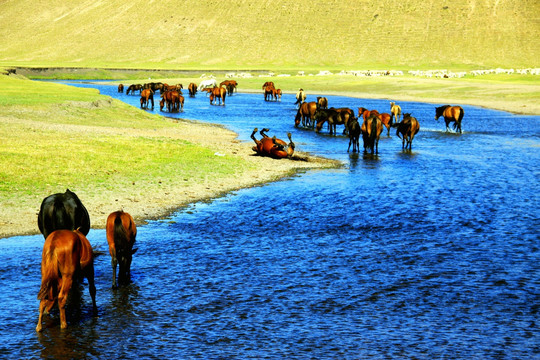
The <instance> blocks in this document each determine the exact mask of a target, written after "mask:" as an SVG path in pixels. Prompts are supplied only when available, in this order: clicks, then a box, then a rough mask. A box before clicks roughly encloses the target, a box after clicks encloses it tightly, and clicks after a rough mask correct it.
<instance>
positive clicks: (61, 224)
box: [38, 189, 90, 239]
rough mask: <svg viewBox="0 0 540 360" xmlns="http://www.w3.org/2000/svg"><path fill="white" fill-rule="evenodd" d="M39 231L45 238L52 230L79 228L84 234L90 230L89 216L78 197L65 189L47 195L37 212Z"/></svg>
mask: <svg viewBox="0 0 540 360" xmlns="http://www.w3.org/2000/svg"><path fill="white" fill-rule="evenodd" d="M38 227H39V231H41V233H42V234H43V237H44V238H45V239H46V238H47V236H49V234H50V233H52V232H53V231H54V230H60V229H66V230H75V229H79V230H80V231H81V232H82V233H83V234H84V235H86V234H88V232H89V231H90V216H89V215H88V210H86V208H85V207H84V205H83V203H82V202H81V200H79V197H78V196H77V194H75V193H74V192H72V191H70V190H69V189H66V192H65V193H57V194H53V195H49V196H47V197H46V198H45V199H43V201H42V202H41V207H40V209H39V214H38Z"/></svg>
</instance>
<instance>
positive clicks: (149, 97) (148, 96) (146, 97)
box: [141, 89, 154, 109]
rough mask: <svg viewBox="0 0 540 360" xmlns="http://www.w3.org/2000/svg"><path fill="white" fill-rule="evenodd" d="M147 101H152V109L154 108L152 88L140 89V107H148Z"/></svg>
mask: <svg viewBox="0 0 540 360" xmlns="http://www.w3.org/2000/svg"><path fill="white" fill-rule="evenodd" d="M148 101H151V102H152V109H153V108H154V92H153V91H152V89H144V90H143V91H141V109H143V108H144V109H148Z"/></svg>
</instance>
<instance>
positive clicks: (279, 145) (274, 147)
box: [251, 128, 295, 159]
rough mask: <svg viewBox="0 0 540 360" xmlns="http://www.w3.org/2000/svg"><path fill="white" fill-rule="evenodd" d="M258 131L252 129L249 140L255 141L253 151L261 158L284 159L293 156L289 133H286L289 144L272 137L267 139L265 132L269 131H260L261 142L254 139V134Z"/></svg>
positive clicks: (292, 144)
mask: <svg viewBox="0 0 540 360" xmlns="http://www.w3.org/2000/svg"><path fill="white" fill-rule="evenodd" d="M257 131H258V129H257V128H255V129H253V132H252V133H251V138H252V139H253V141H255V146H254V147H253V151H255V152H256V153H257V154H258V155H261V156H270V157H272V158H274V159H283V158H286V157H291V156H293V154H294V148H295V145H294V143H293V141H292V138H291V133H287V136H288V138H289V144H287V143H286V142H285V141H283V140H281V139H277V138H276V137H275V136H274V137H269V136H268V135H266V132H268V131H270V130H269V129H262V130H261V132H260V134H261V135H262V139H261V140H257V139H256V138H255V133H256V132H257Z"/></svg>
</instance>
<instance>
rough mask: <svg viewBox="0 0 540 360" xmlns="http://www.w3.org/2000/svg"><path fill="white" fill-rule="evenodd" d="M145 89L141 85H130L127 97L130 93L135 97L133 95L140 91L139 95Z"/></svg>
mask: <svg viewBox="0 0 540 360" xmlns="http://www.w3.org/2000/svg"><path fill="white" fill-rule="evenodd" d="M142 89H143V86H142V85H141V84H132V85H129V87H128V88H127V90H126V95H129V92H130V91H131V94H132V95H133V93H134V92H135V91H139V94H140V92H141V91H142Z"/></svg>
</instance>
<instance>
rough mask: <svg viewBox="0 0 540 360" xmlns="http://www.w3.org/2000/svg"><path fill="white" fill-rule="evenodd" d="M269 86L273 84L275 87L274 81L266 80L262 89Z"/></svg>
mask: <svg viewBox="0 0 540 360" xmlns="http://www.w3.org/2000/svg"><path fill="white" fill-rule="evenodd" d="M267 86H273V87H275V85H274V82H273V81H267V82H265V83H264V84H263V86H262V89H263V90H264V89H265V88H266V87H267Z"/></svg>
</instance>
